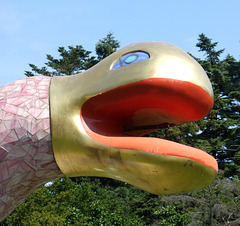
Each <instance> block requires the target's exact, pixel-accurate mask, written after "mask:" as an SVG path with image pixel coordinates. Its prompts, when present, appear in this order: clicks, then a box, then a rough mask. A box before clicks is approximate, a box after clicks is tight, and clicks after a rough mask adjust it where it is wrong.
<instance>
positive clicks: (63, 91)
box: [50, 42, 216, 194]
mask: <svg viewBox="0 0 240 226" xmlns="http://www.w3.org/2000/svg"><path fill="white" fill-rule="evenodd" d="M132 51H144V52H147V53H149V55H150V58H149V59H147V60H143V61H140V62H137V63H134V64H131V65H128V66H125V67H122V68H119V69H115V70H112V67H113V65H114V63H115V62H116V61H117V60H118V59H119V58H120V57H121V56H123V55H124V54H126V53H128V52H132ZM157 77H159V78H171V79H178V80H183V81H188V82H191V83H193V84H195V85H198V86H200V87H201V88H202V89H204V90H205V91H206V92H207V93H209V94H210V96H212V97H213V91H212V86H211V84H210V81H209V79H208V77H207V75H206V74H205V72H204V71H203V69H202V68H201V66H200V65H199V64H198V63H197V62H196V61H195V60H194V59H193V58H191V57H190V56H189V55H188V54H186V53H185V52H184V51H182V50H181V49H179V48H177V47H175V46H173V45H171V44H167V43H162V42H144V43H136V44H133V45H130V46H127V47H125V48H123V49H121V50H119V51H117V52H115V53H114V54H112V55H110V56H109V57H107V58H105V59H104V60H102V61H101V62H100V63H98V64H97V65H95V66H94V67H92V68H91V69H89V70H87V71H85V72H83V73H81V74H78V75H74V76H66V77H54V78H52V82H51V87H50V109H51V129H52V143H53V150H54V155H55V159H56V162H57V164H58V166H59V168H60V169H61V171H62V172H63V173H64V174H65V175H66V176H101V177H110V178H114V179H118V180H122V181H125V182H127V183H130V184H133V185H135V186H137V187H139V188H141V189H144V190H146V191H149V192H151V193H154V194H172V193H178V192H186V191H191V190H195V189H200V188H202V187H204V186H207V185H208V184H210V183H211V182H212V181H213V179H214V178H215V176H216V171H215V170H213V169H212V168H210V167H207V166H204V165H203V164H201V163H198V162H195V161H192V164H186V162H187V161H188V159H185V158H180V157H174V156H163V155H156V154H152V153H148V152H144V151H139V150H127V149H117V148H114V147H110V146H108V145H105V144H101V143H98V142H96V141H95V140H93V139H92V138H90V137H89V136H88V135H87V133H86V132H85V130H84V128H83V125H82V123H81V120H80V110H81V107H82V105H83V104H84V102H86V101H87V100H88V99H89V98H91V97H93V96H95V95H99V94H100V93H103V92H105V91H108V90H111V89H113V88H116V87H119V86H122V85H126V84H130V83H133V82H137V81H141V80H144V79H148V78H157ZM169 161H170V162H171V164H169ZM176 172H177V173H176ZM183 175H184V176H183ZM206 175H208V176H206ZM159 177H160V178H161V181H159V180H158V178H159ZM196 177H199V181H196V179H194V178H196ZM191 181H195V182H194V183H191Z"/></svg>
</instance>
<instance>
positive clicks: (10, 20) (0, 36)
mask: <svg viewBox="0 0 240 226" xmlns="http://www.w3.org/2000/svg"><path fill="white" fill-rule="evenodd" d="M239 12H240V0H227V1H226V0H201V1H199V0H198V1H195V0H185V1H184V0H182V1H180V0H164V1H163V0H148V1H143V0H142V1H141V0H121V1H114V0H89V1H87V0H8V1H6V0H0V48H1V50H0V68H1V75H0V78H1V79H0V86H3V85H5V84H8V83H10V82H12V81H14V80H17V79H22V78H25V75H24V71H26V70H30V67H29V63H32V64H35V65H37V66H38V67H42V66H44V63H45V62H46V54H50V55H52V56H54V57H55V58H58V57H59V55H58V51H57V50H58V47H60V46H63V47H66V48H67V47H68V46H75V45H82V46H83V48H84V49H86V50H89V51H92V52H93V55H94V51H95V45H96V43H97V42H98V41H99V39H102V38H104V37H106V35H107V34H108V33H109V32H113V34H114V37H115V38H116V39H117V40H118V41H120V45H121V47H124V46H126V45H129V44H132V43H135V42H141V41H163V42H168V43H171V44H174V45H176V46H178V47H180V48H182V49H183V50H185V51H186V52H190V53H191V54H193V55H194V56H196V57H201V58H204V56H203V55H202V54H201V53H199V52H198V48H197V47H196V46H195V45H196V43H197V42H198V40H197V39H198V36H199V34H201V33H204V34H205V35H206V36H207V37H208V38H211V39H212V41H213V42H218V45H217V48H216V49H217V50H219V49H224V48H225V51H224V53H223V57H224V56H226V55H227V54H231V55H232V56H233V57H235V59H236V60H240V25H239V24H240V13H239Z"/></svg>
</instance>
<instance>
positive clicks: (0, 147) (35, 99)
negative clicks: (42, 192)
mask: <svg viewBox="0 0 240 226" xmlns="http://www.w3.org/2000/svg"><path fill="white" fill-rule="evenodd" d="M50 81H51V78H49V77H32V78H26V79H21V80H18V81H15V82H13V83H10V84H9V85H6V86H3V87H1V88H0V213H1V214H0V221H1V220H3V219H4V218H5V217H6V216H7V215H8V214H9V213H10V212H12V211H13V210H14V209H15V208H16V206H17V205H18V204H19V203H20V202H21V201H23V200H24V199H26V198H27V197H28V196H29V195H30V194H31V193H32V192H33V191H34V190H35V189H36V188H37V187H39V186H40V185H42V184H44V183H46V182H48V181H51V180H53V179H55V178H58V177H62V176H63V175H62V173H61V171H60V170H59V168H58V166H57V164H56V162H55V159H54V155H53V150H52V143H51V134H50V118H49V85H50Z"/></svg>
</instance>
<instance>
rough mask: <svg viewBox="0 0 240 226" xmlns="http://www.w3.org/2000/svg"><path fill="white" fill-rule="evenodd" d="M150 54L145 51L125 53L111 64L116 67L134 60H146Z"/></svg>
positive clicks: (123, 65) (131, 62)
mask: <svg viewBox="0 0 240 226" xmlns="http://www.w3.org/2000/svg"><path fill="white" fill-rule="evenodd" d="M149 57H150V56H149V54H148V53H146V52H141V51H138V52H132V53H127V54H126V55H124V56H122V57H121V58H120V59H119V60H118V61H117V62H116V63H115V64H114V66H113V69H118V68H120V67H125V66H127V65H130V64H134V63H136V62H139V61H142V60H146V59H148V58H149Z"/></svg>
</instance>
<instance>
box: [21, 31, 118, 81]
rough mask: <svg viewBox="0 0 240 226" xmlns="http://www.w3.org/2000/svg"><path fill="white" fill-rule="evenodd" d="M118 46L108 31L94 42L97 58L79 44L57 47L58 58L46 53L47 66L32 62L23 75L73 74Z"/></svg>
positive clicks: (97, 60) (84, 68) (110, 52)
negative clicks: (39, 65)
mask: <svg viewBox="0 0 240 226" xmlns="http://www.w3.org/2000/svg"><path fill="white" fill-rule="evenodd" d="M119 46H120V45H119V42H118V41H117V40H116V39H115V38H114V36H113V33H109V34H107V36H106V37H105V38H103V39H100V40H99V42H98V43H97V44H96V48H95V49H96V54H97V58H96V57H95V56H90V54H91V52H90V51H86V50H85V49H84V48H83V47H82V46H81V45H77V46H75V47H73V46H68V50H66V49H65V48H64V47H59V48H58V52H59V55H60V59H56V58H54V57H53V56H51V55H50V54H47V63H45V65H46V66H47V67H46V66H45V67H42V68H38V67H37V66H36V65H34V64H29V66H30V67H31V70H32V71H25V75H26V76H28V77H30V76H35V75H45V76H64V75H74V74H77V73H80V72H82V71H84V70H87V69H89V68H90V67H92V66H93V65H95V64H96V63H97V62H99V61H100V60H102V59H103V58H105V57H107V56H108V55H110V54H112V53H113V52H115V51H116V49H117V48H118V47H119Z"/></svg>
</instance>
